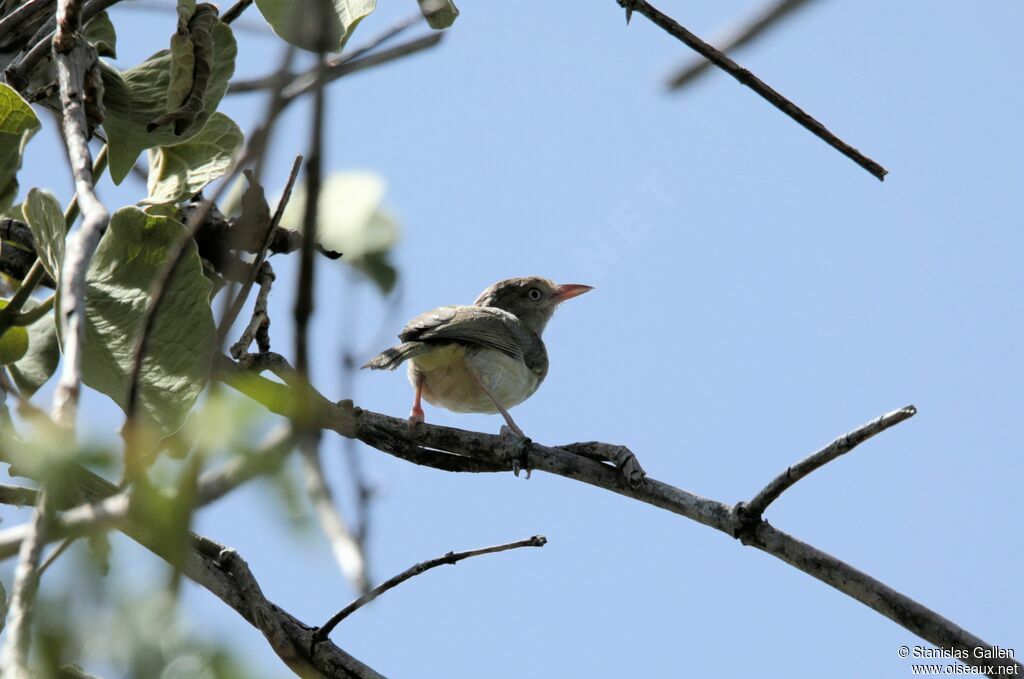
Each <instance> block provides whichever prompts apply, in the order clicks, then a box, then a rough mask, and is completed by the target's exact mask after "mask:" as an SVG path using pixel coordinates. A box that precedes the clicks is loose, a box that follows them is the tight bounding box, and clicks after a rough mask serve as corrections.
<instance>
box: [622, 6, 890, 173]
mask: <svg viewBox="0 0 1024 679" xmlns="http://www.w3.org/2000/svg"><path fill="white" fill-rule="evenodd" d="M617 2H618V3H619V5H621V6H622V7H624V8H625V10H626V21H629V17H630V15H631V14H632V12H639V13H640V14H643V15H644V16H645V17H647V18H648V19H650V20H651V21H652V22H653V23H654V24H655V25H656V26H658V27H660V28H662V29H663V30H665V31H666V32H668V33H669V35H672V36H673V37H675V38H676V39H678V40H679V41H681V42H683V43H684V44H686V46H687V47H689V48H691V49H693V50H695V51H696V52H697V53H698V54H700V55H701V56H703V57H704V58H705V59H707V60H708V61H710V62H711V63H713V64H714V65H715V66H717V67H719V68H720V69H722V70H723V71H725V72H726V73H728V74H729V75H731V76H732V77H734V78H736V80H738V81H739V82H740V83H741V84H743V85H746V86H747V87H749V88H750V89H752V90H754V92H756V93H757V94H758V95H760V96H761V97H762V98H764V99H765V100H766V101H767V102H768V103H770V104H771V105H772V106H774V107H775V108H777V109H779V110H780V111H782V112H783V113H785V114H786V115H787V116H789V117H790V118H792V119H793V120H795V121H796V122H798V123H800V125H802V126H803V127H804V128H806V129H807V130H808V131H810V132H811V133H812V134H814V135H815V136H816V137H818V138H819V139H821V140H823V141H824V142H825V143H827V144H828V145H829V146H831V147H832V148H834V149H836V150H837V151H839V152H840V153H842V154H843V155H844V156H846V157H847V158H849V159H850V160H852V161H853V162H855V163H857V164H858V165H860V166H861V167H862V168H864V169H865V170H867V171H868V172H870V173H871V174H872V175H873V176H874V177H875V178H876V179H878V180H879V181H882V180H884V179H885V175H886V174H888V170H886V169H885V168H884V167H882V166H881V165H879V164H878V163H876V162H875V161H874V160H871V159H870V158H868V157H867V156H865V155H864V154H863V153H861V152H860V151H858V150H857V149H855V148H853V147H852V146H850V145H849V144H847V143H846V142H845V141H843V140H842V139H840V138H839V137H837V136H836V135H834V134H833V133H832V132H830V131H829V130H828V128H826V127H825V126H824V125H822V124H821V123H820V122H818V121H817V120H815V119H814V118H813V117H811V116H810V115H809V114H808V113H807V112H805V111H804V110H803V109H801V108H800V107H799V106H797V105H796V104H794V103H793V102H791V101H790V100H789V99H787V98H786V97H784V96H782V94H780V93H779V92H777V91H776V90H775V89H773V88H772V87H771V86H770V85H768V84H767V83H765V82H764V81H763V80H761V79H760V78H758V77H757V76H756V75H754V74H753V73H751V72H750V71H748V70H747V69H745V68H743V67H742V66H740V65H739V64H737V63H736V62H735V61H733V60H732V59H730V58H729V57H728V56H726V55H725V54H723V53H722V52H720V51H719V50H717V49H715V48H714V47H713V46H711V45H709V44H708V43H706V42H704V41H703V40H701V39H700V38H699V37H697V36H696V35H694V34H693V33H691V32H690V31H689V30H687V29H686V28H685V27H683V26H682V25H681V24H679V23H678V22H677V21H676V20H675V19H673V18H672V17H670V16H668V15H667V14H663V13H662V12H660V11H659V10H658V9H657V8H655V7H654V6H652V5H651V4H650V3H649V2H646V0H617Z"/></svg>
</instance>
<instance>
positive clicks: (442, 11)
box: [419, 0, 459, 30]
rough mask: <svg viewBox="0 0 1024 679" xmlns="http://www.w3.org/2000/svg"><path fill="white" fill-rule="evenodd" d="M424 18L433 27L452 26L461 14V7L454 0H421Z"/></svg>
mask: <svg viewBox="0 0 1024 679" xmlns="http://www.w3.org/2000/svg"><path fill="white" fill-rule="evenodd" d="M419 3H420V11H421V12H423V18H425V19H426V20H427V23H428V24H429V25H430V27H431V28H436V29H438V30H440V29H442V28H450V27H451V25H452V24H454V23H455V18H456V17H458V16H459V8H458V7H456V6H455V3H454V2H452V0H419Z"/></svg>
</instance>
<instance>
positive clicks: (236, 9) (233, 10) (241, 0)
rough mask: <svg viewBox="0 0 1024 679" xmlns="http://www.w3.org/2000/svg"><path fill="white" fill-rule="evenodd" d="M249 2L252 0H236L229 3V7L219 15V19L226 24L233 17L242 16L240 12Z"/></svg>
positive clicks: (246, 7) (233, 18) (232, 19)
mask: <svg viewBox="0 0 1024 679" xmlns="http://www.w3.org/2000/svg"><path fill="white" fill-rule="evenodd" d="M251 4H252V0H238V2H236V3H235V4H233V5H231V7H229V8H228V9H227V11H225V12H224V14H222V15H221V17H220V20H221V21H223V22H224V23H226V24H230V23H231V22H233V21H234V20H235V19H237V18H238V17H240V16H242V12H244V11H245V10H247V9H248V8H249V5H251Z"/></svg>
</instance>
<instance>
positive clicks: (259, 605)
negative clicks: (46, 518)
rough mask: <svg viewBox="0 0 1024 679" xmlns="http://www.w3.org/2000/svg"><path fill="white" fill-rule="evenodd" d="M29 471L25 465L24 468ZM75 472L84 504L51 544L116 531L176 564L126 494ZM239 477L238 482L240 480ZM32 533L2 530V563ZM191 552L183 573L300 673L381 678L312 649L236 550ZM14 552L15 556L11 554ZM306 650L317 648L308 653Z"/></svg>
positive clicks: (73, 482) (195, 548)
mask: <svg viewBox="0 0 1024 679" xmlns="http://www.w3.org/2000/svg"><path fill="white" fill-rule="evenodd" d="M12 453H13V451H11V450H2V449H0V457H2V458H3V459H4V460H5V461H7V462H10V463H12V464H13V463H15V462H17V461H18V459H19V458H18V455H17V454H12ZM26 467H27V466H26ZM71 472H73V473H70V474H69V475H68V476H67V477H66V478H65V479H63V481H62V486H61V493H62V495H66V496H68V497H74V498H76V499H77V501H79V502H92V503H94V504H88V505H82V506H79V507H76V508H74V509H71V510H69V511H67V512H65V513H64V514H63V515H62V516H60V517H55V519H54V521H53V530H52V531H49V532H48V533H47V536H48V537H47V539H55V538H56V537H57V536H59V535H74V534H79V535H81V534H86V533H90V532H93V531H96V530H98V529H105V528H118V529H119V530H121V531H122V532H123V533H125V534H126V535H128V536H129V537H131V538H132V539H133V540H135V541H136V542H138V543H139V544H140V545H142V546H143V547H145V548H146V549H148V550H149V551H151V552H153V553H154V554H156V555H158V556H160V557H161V558H163V559H164V560H166V561H168V562H169V563H172V562H173V561H174V559H175V550H174V549H173V548H172V547H171V546H170V545H168V544H167V543H166V542H165V541H163V540H161V539H160V538H159V537H158V536H157V535H154V534H153V532H152V531H151V530H150V529H149V528H148V527H147V526H145V525H144V524H140V523H137V522H135V521H134V520H133V519H132V516H131V513H130V499H129V495H128V494H127V493H124V492H121V490H120V489H119V488H118V487H117V486H115V485H114V484H112V483H110V482H109V481H107V480H105V479H103V478H101V477H99V476H97V475H95V474H93V473H92V472H90V471H88V470H86V469H84V468H82V467H79V466H77V465H72V466H71ZM242 476H244V474H240V475H239V476H238V477H236V478H239V479H240V478H242ZM212 482H213V479H212V478H208V477H204V479H203V480H202V481H201V482H200V487H199V489H198V495H197V497H198V498H205V499H207V500H212V499H216V498H217V497H220V495H218V494H217V493H216V492H211V491H210V490H209V489H204V484H209V483H212ZM29 534H30V531H29V530H28V529H27V528H26V527H25V526H18V527H15V528H9V529H7V530H4V531H0V558H6V557H7V556H10V555H12V554H13V553H14V552H16V551H17V550H18V549H19V547H20V548H21V549H23V550H24V549H25V545H26V544H28V541H27V540H26V538H28V537H29ZM190 536H191V543H190V546H189V553H188V555H187V556H186V559H185V562H184V564H183V566H182V573H183V574H184V575H185V576H186V577H188V578H190V579H191V580H193V581H195V582H196V583H197V584H199V585H200V586H202V587H204V588H206V589H207V590H209V591H210V592H211V593H213V594H214V595H215V596H216V597H217V598H219V599H220V600H221V601H223V602H224V603H226V604H227V605H229V606H230V607H231V608H233V609H235V611H237V612H238V613H239V614H240V615H241V616H242V617H243V618H245V620H246V621H248V622H249V623H250V624H251V625H253V626H254V627H256V628H257V629H259V630H260V631H261V632H263V634H264V636H266V637H267V639H268V641H270V642H271V646H272V648H273V649H274V651H275V653H277V654H278V656H279V657H281V659H282V660H283V661H284V662H285V663H287V664H288V666H289V667H291V668H293V669H294V670H295V671H296V672H305V673H306V674H303V676H307V675H308V674H309V670H310V668H312V669H313V670H315V671H316V673H318V674H313V676H319V675H323V676H327V677H359V678H367V679H377V678H379V677H381V675H380V674H378V673H377V672H375V671H374V670H373V669H371V668H370V667H368V666H367V665H365V664H363V663H361V662H360V661H358V660H356V659H355V658H353V657H352V656H351V655H349V654H348V653H346V652H345V651H343V650H342V649H341V648H339V647H338V646H336V645H334V644H333V643H330V642H329V641H328V642H326V643H322V644H317V645H316V648H315V649H313V634H314V632H315V628H313V627H310V626H309V625H306V624H304V623H302V622H301V621H300V620H298V619H297V618H295V617H294V616H292V615H291V614H289V613H288V612H287V611H285V610H283V609H281V608H280V607H278V606H276V605H274V604H273V603H272V602H270V601H269V600H267V599H266V598H265V597H264V596H263V594H262V592H261V591H260V590H259V587H258V585H255V579H254V578H253V576H252V573H251V572H250V571H249V569H248V566H247V565H246V564H245V562H244V561H243V560H242V559H241V557H238V556H237V555H236V554H234V552H233V551H232V550H228V549H226V548H224V547H223V546H221V545H219V544H217V543H216V542H214V541H212V540H210V539H208V538H205V537H203V536H201V535H196V534H194V533H191V534H190ZM12 549H13V551H12ZM308 649H313V650H312V651H309V650H308Z"/></svg>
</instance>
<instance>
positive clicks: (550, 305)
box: [473, 276, 593, 336]
mask: <svg viewBox="0 0 1024 679" xmlns="http://www.w3.org/2000/svg"><path fill="white" fill-rule="evenodd" d="M588 290H593V288H592V287H590V286H589V285H578V284H576V283H565V284H562V285H558V284H556V283H554V282H552V281H550V280H548V279H547V278H541V277H540V276H525V277H523V278H509V279H507V280H503V281H498V282H497V283H495V284H494V285H492V286H491V287H489V288H487V289H486V290H484V291H483V292H481V293H480V296H479V297H477V298H476V301H475V302H473V304H474V305H476V306H489V307H495V308H497V309H501V310H503V311H507V312H509V313H510V314H512V315H513V316H516V317H517V318H519V320H521V321H522V322H523V323H525V324H526V325H527V327H529V328H530V329H531V330H533V331H534V332H535V333H537V335H538V336H539V335H540V334H541V333H542V332H544V326H546V325H547V323H548V321H549V320H550V319H551V314H553V313H555V309H556V308H557V307H558V305H559V304H561V303H562V302H564V301H565V300H567V299H572V298H573V297H578V296H579V295H582V294H583V293H584V292H587V291H588Z"/></svg>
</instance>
